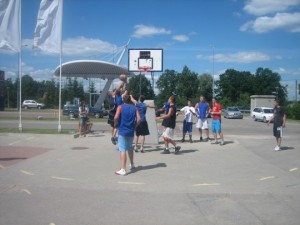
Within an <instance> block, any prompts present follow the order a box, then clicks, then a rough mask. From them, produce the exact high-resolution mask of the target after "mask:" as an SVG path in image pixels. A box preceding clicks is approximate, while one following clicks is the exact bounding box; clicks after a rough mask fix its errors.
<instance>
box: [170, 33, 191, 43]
mask: <svg viewBox="0 0 300 225" xmlns="http://www.w3.org/2000/svg"><path fill="white" fill-rule="evenodd" d="M172 38H173V39H174V40H176V41H180V42H186V41H188V40H189V39H190V37H189V36H187V35H184V34H181V35H174V36H173V37H172Z"/></svg>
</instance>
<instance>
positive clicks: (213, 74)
mask: <svg viewBox="0 0 300 225" xmlns="http://www.w3.org/2000/svg"><path fill="white" fill-rule="evenodd" d="M212 50H213V58H212V61H213V71H212V79H213V82H212V94H213V96H212V97H215V46H214V45H213V46H212Z"/></svg>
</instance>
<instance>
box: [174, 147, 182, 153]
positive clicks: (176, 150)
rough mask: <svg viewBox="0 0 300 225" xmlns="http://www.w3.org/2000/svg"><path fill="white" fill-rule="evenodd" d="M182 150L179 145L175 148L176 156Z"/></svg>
mask: <svg viewBox="0 0 300 225" xmlns="http://www.w3.org/2000/svg"><path fill="white" fill-rule="evenodd" d="M180 149H181V147H180V146H179V145H177V146H176V147H175V154H177V153H178V152H179V150H180Z"/></svg>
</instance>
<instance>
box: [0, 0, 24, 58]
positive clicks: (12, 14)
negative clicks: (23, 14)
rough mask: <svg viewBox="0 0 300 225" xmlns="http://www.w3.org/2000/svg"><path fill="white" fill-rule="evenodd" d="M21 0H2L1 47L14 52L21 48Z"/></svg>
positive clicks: (0, 11) (0, 17)
mask: <svg viewBox="0 0 300 225" xmlns="http://www.w3.org/2000/svg"><path fill="white" fill-rule="evenodd" d="M20 6H21V4H20V0H0V49H1V50H4V51H10V52H13V53H17V52H20V49H21V46H20V45H21V40H20V38H21V35H20V32H21V27H20V25H21V24H20Z"/></svg>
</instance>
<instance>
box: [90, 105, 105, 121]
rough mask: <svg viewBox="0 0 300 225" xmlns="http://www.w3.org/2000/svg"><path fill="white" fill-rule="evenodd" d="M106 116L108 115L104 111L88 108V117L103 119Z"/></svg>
mask: <svg viewBox="0 0 300 225" xmlns="http://www.w3.org/2000/svg"><path fill="white" fill-rule="evenodd" d="M107 115H108V112H107V111H106V110H103V109H98V108H94V107H89V116H90V117H95V118H103V117H104V116H107Z"/></svg>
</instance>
